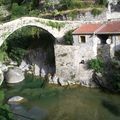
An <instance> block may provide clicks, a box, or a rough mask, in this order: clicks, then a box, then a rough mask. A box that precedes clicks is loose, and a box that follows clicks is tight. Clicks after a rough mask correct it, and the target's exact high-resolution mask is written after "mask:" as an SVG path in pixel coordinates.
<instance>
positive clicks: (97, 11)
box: [91, 8, 102, 16]
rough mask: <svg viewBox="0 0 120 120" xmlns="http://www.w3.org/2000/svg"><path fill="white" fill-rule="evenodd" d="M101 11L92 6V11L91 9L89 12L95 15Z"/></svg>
mask: <svg viewBox="0 0 120 120" xmlns="http://www.w3.org/2000/svg"><path fill="white" fill-rule="evenodd" d="M101 13H102V11H101V10H99V9H97V8H93V9H92V11H91V14H92V15H93V16H97V15H99V14H101Z"/></svg>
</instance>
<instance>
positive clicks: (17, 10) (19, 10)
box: [11, 3, 28, 19]
mask: <svg viewBox="0 0 120 120" xmlns="http://www.w3.org/2000/svg"><path fill="white" fill-rule="evenodd" d="M11 12H12V18H13V19H14V18H18V17H21V16H24V15H27V14H28V9H27V7H26V6H19V5H18V4H17V3H13V4H12V9H11Z"/></svg>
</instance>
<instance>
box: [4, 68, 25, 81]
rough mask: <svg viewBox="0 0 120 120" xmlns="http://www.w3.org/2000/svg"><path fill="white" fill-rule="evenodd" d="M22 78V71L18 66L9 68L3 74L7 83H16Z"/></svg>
mask: <svg viewBox="0 0 120 120" xmlns="http://www.w3.org/2000/svg"><path fill="white" fill-rule="evenodd" d="M24 78H25V77H24V73H23V72H22V70H21V69H20V68H18V67H15V68H10V69H9V70H8V71H7V73H6V75H5V79H6V82H7V83H18V82H21V81H23V80H24Z"/></svg>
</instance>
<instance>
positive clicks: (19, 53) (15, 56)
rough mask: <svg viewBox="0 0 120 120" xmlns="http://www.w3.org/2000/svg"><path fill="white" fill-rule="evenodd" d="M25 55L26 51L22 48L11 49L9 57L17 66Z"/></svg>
mask: <svg viewBox="0 0 120 120" xmlns="http://www.w3.org/2000/svg"><path fill="white" fill-rule="evenodd" d="M25 53H26V50H24V49H22V48H17V47H16V48H12V50H11V52H10V54H9V57H10V58H11V59H12V60H13V61H16V62H17V63H18V64H20V63H21V62H22V59H23V57H24V55H25Z"/></svg>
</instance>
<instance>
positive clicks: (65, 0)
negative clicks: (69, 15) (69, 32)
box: [60, 0, 72, 9]
mask: <svg viewBox="0 0 120 120" xmlns="http://www.w3.org/2000/svg"><path fill="white" fill-rule="evenodd" d="M60 4H61V5H63V6H64V7H65V8H67V9H68V8H69V7H70V6H72V0H61V1H60Z"/></svg>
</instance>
